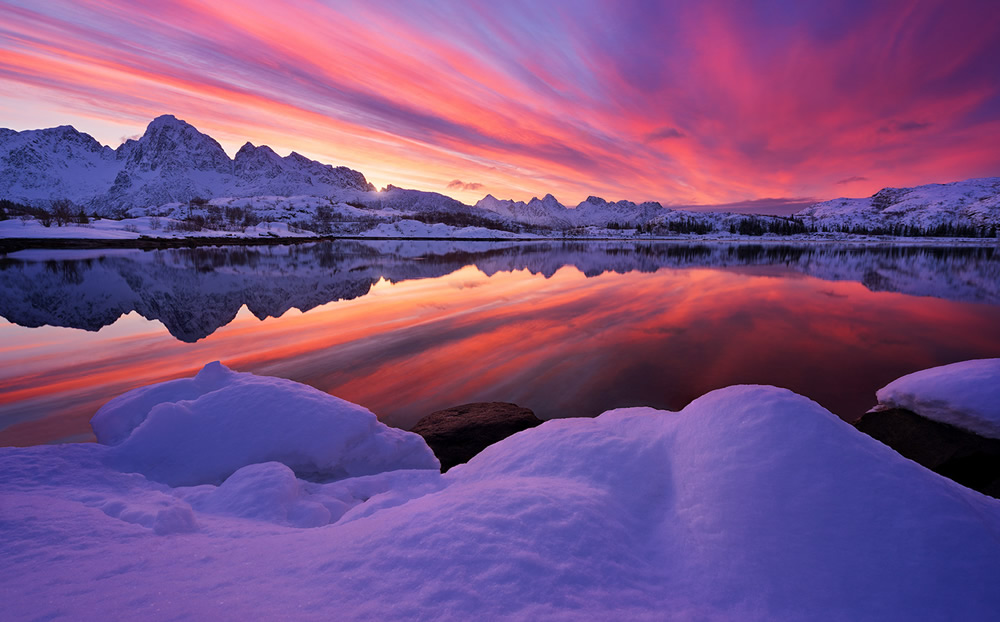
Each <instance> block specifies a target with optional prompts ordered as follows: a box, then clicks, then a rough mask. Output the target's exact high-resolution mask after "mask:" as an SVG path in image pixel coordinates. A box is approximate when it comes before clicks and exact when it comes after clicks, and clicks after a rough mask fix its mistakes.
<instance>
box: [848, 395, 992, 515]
mask: <svg viewBox="0 0 1000 622" xmlns="http://www.w3.org/2000/svg"><path fill="white" fill-rule="evenodd" d="M854 425H855V426H856V427H857V428H858V429H859V430H861V431H862V432H864V433H865V434H867V435H869V436H871V437H872V438H875V439H877V440H879V441H881V442H883V443H885V444H886V445H888V446H889V447H892V448H893V449H895V450H896V451H897V452H899V453H900V454H901V455H903V456H904V457H906V458H909V459H910V460H913V461H914V462H917V463H919V464H922V465H923V466H925V467H927V468H928V469H930V470H932V471H934V472H935V473H939V474H940V475H944V476H945V477H947V478H949V479H952V480H955V481H956V482H958V483H959V484H962V485H963V486H967V487H969V488H972V489H973V490H978V491H979V492H982V493H984V494H987V495H990V496H991V497H997V498H1000V440H997V439H993V438H986V437H983V436H979V435H978V434H975V433H973V432H969V431H967V430H963V429H961V428H957V427H955V426H952V425H948V424H946V423H939V422H937V421H933V420H931V419H927V418H925V417H921V416H920V415H918V414H916V413H914V412H912V411H909V410H905V409H902V408H890V409H886V410H881V411H874V412H868V413H865V414H864V415H863V416H862V417H861V419H859V420H858V421H857V422H856V423H855V424H854Z"/></svg>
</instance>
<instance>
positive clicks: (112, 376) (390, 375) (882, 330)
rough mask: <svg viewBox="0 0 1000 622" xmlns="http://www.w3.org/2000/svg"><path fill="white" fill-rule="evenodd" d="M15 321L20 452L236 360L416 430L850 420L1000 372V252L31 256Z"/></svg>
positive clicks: (569, 250)
mask: <svg viewBox="0 0 1000 622" xmlns="http://www.w3.org/2000/svg"><path fill="white" fill-rule="evenodd" d="M244 307H245V309H244ZM0 316H2V317H3V318H5V319H6V320H8V321H9V322H10V324H8V323H4V322H0V343H2V344H4V345H2V346H0V364H2V368H3V371H0V444H30V443H37V442H46V441H52V440H65V439H71V438H87V435H88V431H89V428H88V420H89V418H90V416H91V415H92V414H93V412H94V411H95V410H96V409H97V408H98V407H99V406H100V404H101V403H103V402H104V401H106V400H107V399H109V398H110V397H113V396H114V395H116V394H118V393H121V392H122V391H125V390H128V389H129V388H132V387H135V386H140V385H143V384H148V383H150V382H157V381H160V380H164V379H168V378H176V377H182V376H187V375H191V374H193V373H194V372H195V371H196V370H197V369H198V368H200V367H201V366H202V365H203V364H204V363H206V362H208V361H212V360H217V359H220V360H222V361H223V362H225V363H226V364H227V365H230V366H231V367H233V368H234V369H238V370H241V371H253V372H257V373H263V374H271V375H278V376H283V377H287V378H292V379H294V380H298V381H302V382H306V383H308V384H311V385H313V386H316V387H318V388H320V389H322V390H324V391H329V392H330V393H333V394H335V395H338V396H339V397H343V398H344V399H348V400H351V401H354V402H358V403H360V404H363V405H365V406H367V407H369V408H370V409H372V410H373V411H374V412H375V413H377V414H378V415H379V416H380V417H381V418H382V419H383V421H386V422H387V423H390V424H393V425H399V426H401V427H408V426H410V425H412V424H413V423H414V422H415V421H416V419H418V418H419V417H421V416H423V415H424V414H427V413H429V412H431V411H432V410H435V409H438V408H443V407H447V406H451V405H454V404H458V403H462V402H468V401H484V400H504V401H513V402H517V403H519V404H522V405H524V406H527V407H529V408H532V409H534V410H535V411H536V412H537V413H538V414H539V416H541V417H542V418H551V417H562V416H593V415H596V414H598V413H600V412H602V411H603V410H606V409H608V408H613V407H616V406H629V405H640V404H642V405H651V406H656V407H660V408H669V409H677V408H680V407H682V406H683V405H684V404H686V403H687V402H688V401H690V400H691V399H693V398H695V397H697V396H699V395H701V394H703V393H705V392H706V391H709V390H711V389H714V388H718V387H722V386H726V385H730V384H736V383H763V384H776V385H779V386H785V387H788V388H790V389H793V390H795V391H797V392H799V393H802V394H804V395H807V396H809V397H811V398H813V399H815V400H817V401H819V402H820V403H821V404H823V405H824V406H826V407H827V408H829V409H831V410H832V411H833V412H835V413H837V414H838V415H840V416H842V417H844V418H847V419H853V418H855V417H857V416H859V415H860V414H861V413H862V412H864V410H866V409H867V408H868V407H870V406H871V405H872V404H873V403H874V390H875V389H877V388H878V387H880V386H882V385H883V384H885V383H886V382H888V381H890V380H892V379H893V378H895V377H898V376H899V375H902V374H905V373H908V372H910V371H914V370H916V369H921V368H925V367H929V366H933V365H938V364H943V363H949V362H953V361H957V360H963V359H968V358H979V357H987V356H1000V252H998V251H997V249H996V248H995V247H984V248H974V247H970V248H958V249H942V248H911V247H874V248H873V247H868V248H865V247H844V246H835V245H822V244H815V245H809V246H779V245H723V244H713V245H687V244H676V243H611V242H606V243H577V242H574V243H553V242H541V243H490V242H457V243H447V242H404V241H387V242H345V241H338V242H330V243H320V244H310V245H294V246H273V247H215V248H196V249H175V250H162V251H131V250H129V251H23V252H20V253H14V254H12V255H10V256H8V257H7V258H0ZM123 316H124V317H123ZM253 316H256V319H255V318H254V317H253ZM144 318H145V319H144ZM268 318H269V319H268ZM149 320H157V322H151V321H149ZM260 320H264V321H260ZM160 324H162V327H165V328H166V330H167V331H168V332H169V334H170V335H173V338H172V337H170V336H168V335H167V334H165V332H164V331H163V329H162V327H161V325H160ZM25 327H41V328H25ZM54 327H72V328H83V329H86V330H88V331H98V332H87V333H84V332H81V331H76V330H67V329H65V328H54Z"/></svg>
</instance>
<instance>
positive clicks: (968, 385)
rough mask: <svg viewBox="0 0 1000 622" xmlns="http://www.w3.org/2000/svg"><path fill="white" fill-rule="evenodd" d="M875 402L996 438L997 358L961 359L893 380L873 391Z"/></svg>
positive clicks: (999, 407)
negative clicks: (960, 360)
mask: <svg viewBox="0 0 1000 622" xmlns="http://www.w3.org/2000/svg"><path fill="white" fill-rule="evenodd" d="M875 395H876V397H877V398H878V402H879V406H881V407H886V408H905V409H906V410H909V411H912V412H915V413H917V414H918V415H920V416H922V417H926V418H928V419H933V420H934V421H940V422H941V423H947V424H950V425H953V426H955V427H959V428H962V429H964V430H968V431H970V432H974V433H976V434H979V435H980V436H986V437H988V438H997V439H1000V359H979V360H974V361H962V362H960V363H952V364H951V365H942V366H940V367H932V368H930V369H924V370H921V371H918V372H915V373H912V374H909V375H907V376H903V377H902V378H898V379H896V380H893V381H892V382H890V383H889V384H887V385H886V386H884V387H882V388H881V389H879V390H878V392H877V393H876V394H875Z"/></svg>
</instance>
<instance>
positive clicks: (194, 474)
mask: <svg viewBox="0 0 1000 622" xmlns="http://www.w3.org/2000/svg"><path fill="white" fill-rule="evenodd" d="M91 426H92V427H93V429H94V434H95V435H96V436H97V438H98V441H99V442H102V443H107V444H113V445H114V450H113V452H112V456H113V458H114V460H115V462H116V464H117V465H118V466H119V467H120V468H123V469H130V470H134V471H138V472H140V473H143V474H145V475H146V476H147V477H149V478H150V479H153V480H156V481H159V482H164V483H167V484H169V485H171V486H181V485H194V484H206V483H219V482H221V481H222V480H224V479H225V478H226V477H228V476H229V475H231V474H232V473H234V472H235V471H236V470H237V469H239V468H240V467H243V466H246V465H249V464H256V463H259V462H269V461H275V462H280V463H282V464H284V465H286V466H288V467H289V468H291V469H292V470H293V471H295V472H296V473H298V474H299V475H300V476H307V477H310V478H319V479H326V480H333V479H342V478H345V477H355V476H358V475H370V474H372V473H380V472H382V471H390V470H395V469H436V468H438V467H439V465H438V462H437V459H436V458H435V457H434V455H433V453H432V452H431V450H430V449H429V448H428V447H427V445H426V443H424V441H423V439H422V438H420V437H419V436H418V435H416V434H412V433H410V432H405V431H403V430H398V429H396V428H390V427H388V426H386V425H384V424H382V423H380V422H379V421H378V420H377V419H376V418H375V415H373V414H372V413H371V412H370V411H368V410H367V409H365V408H362V407H361V406H358V405H356V404H351V403H350V402H345V401H343V400H341V399H338V398H336V397H333V396H331V395H328V394H326V393H324V392H322V391H319V390H317V389H314V388H312V387H309V386H306V385H302V384H299V383H297V382H292V381H291V380H284V379H282V378H267V377H262V376H255V375H253V374H246V373H237V372H233V371H231V370H229V369H228V368H226V367H225V366H223V365H222V364H221V363H218V362H215V363H209V364H208V365H206V366H205V368H204V369H202V370H201V371H200V372H199V373H198V375H197V376H195V377H194V378H193V379H182V380H172V381H168V382H164V383H162V384H156V385H152V386H148V387H143V388H140V389H136V390H134V391H130V392H128V393H126V394H124V395H122V396H120V397H117V398H115V399H113V400H111V401H110V402H108V403H107V404H106V405H105V406H104V407H102V408H101V409H100V410H99V411H98V413H97V414H96V415H95V416H94V418H93V419H92V420H91Z"/></svg>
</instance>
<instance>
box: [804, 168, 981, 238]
mask: <svg viewBox="0 0 1000 622" xmlns="http://www.w3.org/2000/svg"><path fill="white" fill-rule="evenodd" d="M796 216H799V217H800V218H803V219H805V220H806V222H809V223H813V224H816V225H821V226H825V227H828V228H830V227H837V226H846V227H853V226H862V227H867V228H873V227H885V226H891V225H896V224H901V225H909V226H915V227H920V228H923V229H931V228H934V227H936V226H938V225H942V224H966V225H975V226H980V227H987V226H992V225H1000V177H984V178H980V179H967V180H965V181H956V182H952V183H948V184H927V185H925V186H916V187H914V188H883V189H882V190H879V191H878V192H876V193H875V194H873V195H872V196H870V197H865V198H862V199H846V198H841V199H833V200H830V201H824V202H822V203H817V204H815V205H812V206H810V207H807V208H805V209H804V210H802V211H800V212H799V213H798V214H796Z"/></svg>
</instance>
